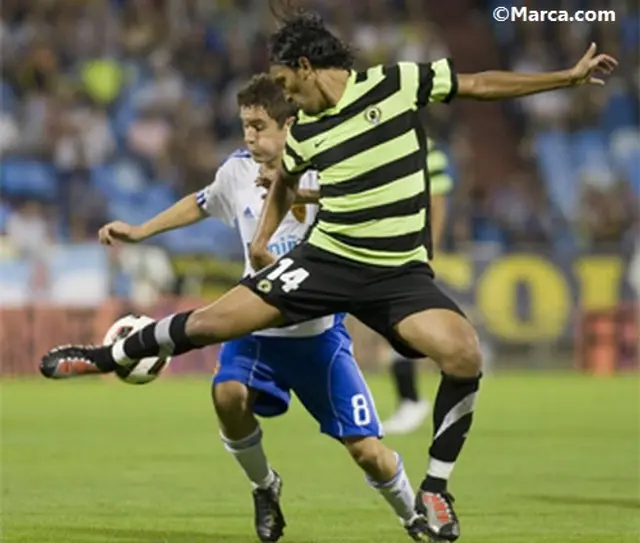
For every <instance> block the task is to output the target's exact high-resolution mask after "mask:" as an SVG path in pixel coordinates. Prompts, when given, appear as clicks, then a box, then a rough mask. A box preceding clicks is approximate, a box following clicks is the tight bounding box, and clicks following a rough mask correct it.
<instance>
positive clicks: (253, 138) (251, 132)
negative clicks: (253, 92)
mask: <svg viewBox="0 0 640 543" xmlns="http://www.w3.org/2000/svg"><path fill="white" fill-rule="evenodd" d="M240 119H241V120H242V130H243V133H244V142H245V143H246V145H247V149H248V150H249V152H250V153H251V156H252V157H253V159H254V160H255V161H256V162H259V163H261V164H262V163H265V162H271V161H272V160H274V159H276V158H278V157H279V156H280V155H281V154H282V149H283V148H284V142H285V140H286V139H287V129H288V123H285V125H284V126H279V125H278V122H277V121H276V120H274V119H272V118H271V117H269V115H268V113H267V112H266V111H265V109H264V108H263V107H262V106H248V107H241V108H240Z"/></svg>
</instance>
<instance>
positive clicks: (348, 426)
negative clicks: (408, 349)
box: [196, 151, 382, 439]
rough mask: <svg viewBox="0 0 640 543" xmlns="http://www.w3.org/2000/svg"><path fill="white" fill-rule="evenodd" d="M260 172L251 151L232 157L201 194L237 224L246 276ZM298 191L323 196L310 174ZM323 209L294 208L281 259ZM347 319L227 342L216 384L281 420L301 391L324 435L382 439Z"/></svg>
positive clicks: (278, 242) (283, 232) (273, 245)
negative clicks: (244, 389) (244, 390)
mask: <svg viewBox="0 0 640 543" xmlns="http://www.w3.org/2000/svg"><path fill="white" fill-rule="evenodd" d="M259 169H260V165H259V164H258V163H257V162H255V161H254V160H253V159H252V158H251V155H250V154H249V153H248V152H246V151H238V152H236V153H233V154H232V155H231V156H230V157H229V158H228V159H227V160H226V162H224V164H223V165H222V166H221V167H220V169H219V170H218V172H217V174H216V177H215V180H214V181H213V183H211V185H209V186H208V187H206V188H205V189H203V190H202V191H200V192H198V194H197V195H196V198H197V202H198V204H199V205H200V207H201V208H202V209H203V210H204V211H206V212H207V213H208V214H209V215H211V216H213V217H216V218H218V219H220V220H222V221H224V222H225V223H227V224H228V225H230V226H233V224H234V223H236V222H237V224H238V228H239V230H240V236H241V238H242V242H243V245H244V252H245V275H247V274H253V273H255V271H254V270H253V269H252V267H251V264H250V261H249V244H250V243H251V240H252V239H253V237H254V235H255V233H256V230H257V228H258V221H259V218H260V214H261V212H262V206H263V204H264V199H263V197H264V194H265V189H263V188H260V187H257V186H256V185H255V181H256V179H257V177H258V173H259ZM300 187H301V188H304V189H317V188H318V182H317V174H316V173H315V172H307V173H305V174H304V175H303V176H302V178H301V180H300ZM316 213H317V206H314V205H306V206H295V207H294V208H292V210H291V211H289V213H287V215H286V217H285V218H284V220H283V221H282V223H281V224H280V226H279V227H278V229H277V230H276V232H275V234H274V235H273V237H272V238H271V240H270V241H269V251H270V252H271V253H273V254H274V255H275V256H277V257H280V256H282V255H284V254H286V253H288V252H289V251H290V250H291V249H293V247H295V246H296V245H297V244H298V243H300V242H301V241H302V240H303V239H304V237H305V235H306V233H307V230H308V229H309V227H310V226H311V224H312V223H313V222H314V219H315V216H316ZM344 317H345V315H333V316H328V317H322V318H320V319H314V320H310V321H307V322H303V323H301V324H297V325H294V326H289V327H283V328H273V329H269V330H262V331H259V332H255V333H254V334H252V335H250V336H247V337H244V338H240V339H237V340H234V341H230V342H227V343H225V344H224V345H223V346H222V349H221V352H220V360H219V365H218V370H217V373H216V375H215V376H214V384H215V383H221V382H224V381H239V382H241V383H243V384H245V385H247V386H248V387H250V388H252V389H254V390H256V391H257V392H258V397H257V399H256V401H255V404H254V406H253V409H254V412H255V413H256V414H257V415H260V416H264V417H270V416H277V415H280V414H283V413H284V412H285V411H286V410H287V409H288V406H289V402H290V399H291V391H293V392H295V394H296V396H298V398H299V399H300V401H301V402H302V404H303V405H304V406H305V408H306V409H307V411H309V413H310V414H311V415H312V416H313V417H314V418H315V419H316V420H317V421H318V423H319V425H320V430H321V431H322V432H323V433H326V434H328V435H331V436H333V437H336V438H338V439H340V438H344V437H355V436H381V435H382V428H381V425H380V421H379V418H378V414H377V412H376V408H375V404H374V401H373V397H372V396H371V393H370V391H369V388H368V387H367V384H366V382H365V380H364V377H363V376H362V373H361V372H360V368H359V367H358V365H357V363H356V361H355V359H354V357H353V346H352V342H351V338H350V336H349V334H348V333H347V330H346V328H345V326H344V323H343V321H344Z"/></svg>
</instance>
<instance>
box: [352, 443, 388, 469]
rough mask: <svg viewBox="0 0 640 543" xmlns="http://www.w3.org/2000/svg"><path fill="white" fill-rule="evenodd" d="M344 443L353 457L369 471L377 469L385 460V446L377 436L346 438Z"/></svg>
mask: <svg viewBox="0 0 640 543" xmlns="http://www.w3.org/2000/svg"><path fill="white" fill-rule="evenodd" d="M344 444H345V447H346V448H347V450H348V451H349V454H350V455H351V458H353V460H354V461H355V462H356V464H358V465H359V466H360V467H361V468H362V469H363V470H364V471H366V472H367V473H370V472H371V471H375V470H377V469H378V468H379V466H380V464H381V463H382V462H383V457H384V446H383V445H382V443H381V442H380V440H379V439H377V438H374V437H358V438H346V439H345V440H344Z"/></svg>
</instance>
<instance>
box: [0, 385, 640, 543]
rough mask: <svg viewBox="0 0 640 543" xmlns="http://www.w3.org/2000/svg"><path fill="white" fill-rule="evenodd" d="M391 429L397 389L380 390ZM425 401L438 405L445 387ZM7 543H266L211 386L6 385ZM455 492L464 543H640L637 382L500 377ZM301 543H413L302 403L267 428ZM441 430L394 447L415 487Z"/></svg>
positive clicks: (393, 441) (485, 400)
mask: <svg viewBox="0 0 640 543" xmlns="http://www.w3.org/2000/svg"><path fill="white" fill-rule="evenodd" d="M370 381H371V385H372V388H373V390H374V394H375V395H376V398H377V402H378V408H379V410H380V412H381V414H382V415H386V414H388V413H389V411H390V410H391V408H392V407H393V405H392V403H393V399H392V397H391V394H390V391H389V389H390V386H389V383H387V382H386V381H385V380H383V379H382V378H380V377H372V378H371V379H370ZM424 385H425V386H424V389H425V391H428V392H430V393H433V390H434V387H435V379H433V378H431V379H429V378H427V379H426V380H425V383H424ZM2 407H3V413H2V417H3V429H2V430H3V431H2V455H3V457H2V467H3V473H2V476H3V479H2V487H3V500H2V509H3V510H2V519H3V537H2V538H1V540H2V541H3V542H6V543H9V542H27V541H28V542H34V543H49V542H56V543H58V542H59V543H106V542H109V543H123V542H132V543H133V542H139V543H161V542H162V543H205V542H206V543H240V542H243V543H244V542H251V541H254V536H253V531H252V530H253V529H252V508H251V499H250V495H249V486H248V484H247V482H246V481H245V480H244V479H243V477H242V476H241V474H240V472H239V470H238V469H237V468H236V466H235V465H234V463H233V461H232V459H231V458H230V457H229V455H228V454H227V453H225V451H224V450H223V448H222V446H221V444H220V443H219V441H218V437H217V427H216V423H215V420H214V417H213V415H212V410H211V407H210V405H209V395H208V381H207V378H202V380H199V381H198V380H195V379H194V380H184V381H183V380H171V379H166V380H161V381H159V382H158V383H155V384H153V385H151V386H146V387H133V386H126V385H124V384H120V383H118V382H111V380H104V381H91V380H86V381H81V380H78V381H75V382H66V383H53V382H45V381H40V380H34V381H5V382H3V383H2ZM478 407H479V410H478V413H477V416H476V424H475V426H474V429H473V432H472V434H471V436H470V438H469V440H468V443H467V447H466V449H465V451H464V453H463V456H462V458H461V460H460V462H459V465H458V466H457V469H456V472H455V475H454V478H453V480H452V485H451V486H452V490H453V491H454V493H455V495H456V496H457V500H458V501H457V506H458V511H459V514H460V516H461V520H462V527H463V537H462V539H461V541H462V542H463V543H472V542H474V543H489V542H491V543H497V542H505V543H538V542H540V543H542V542H545V543H546V542H554V543H555V542H557V543H573V542H575V543H601V542H602V541H605V540H606V541H615V542H616V543H632V542H633V543H637V541H638V538H639V537H640V521H639V520H638V519H639V518H640V504H639V480H638V476H639V458H640V456H639V452H640V451H639V448H640V445H639V434H638V432H639V422H640V421H639V415H638V407H639V404H638V381H637V380H635V379H634V378H632V377H626V378H612V379H595V378H587V377H577V376H568V375H549V374H547V375H544V376H541V375H528V374H523V375H514V376H504V377H499V378H487V379H485V382H484V388H483V390H482V394H481V398H480V403H479V406H478ZM264 429H265V435H266V447H267V451H268V453H269V456H270V458H271V460H272V462H273V465H274V466H275V467H276V468H277V469H278V470H279V471H280V473H281V475H282V476H283V478H284V481H285V490H284V498H283V505H284V509H285V513H286V515H287V518H288V522H289V526H288V528H287V530H286V535H285V538H284V539H283V543H284V542H290V543H312V542H313V543H349V542H363V543H364V542H372V541H379V542H384V543H395V542H398V543H401V542H405V541H408V539H407V538H406V536H405V535H404V533H403V532H402V530H401V529H400V528H399V526H398V524H397V521H396V519H395V518H394V517H393V515H392V514H391V513H390V512H389V511H388V510H387V509H386V505H385V504H384V502H383V501H382V499H381V498H379V497H378V496H377V495H376V493H375V492H374V491H373V490H372V489H370V488H368V487H367V486H366V485H365V484H364V481H363V476H362V474H361V473H360V472H359V471H358V469H357V468H356V467H355V466H354V465H352V464H351V460H350V459H349V458H348V457H347V454H346V453H345V452H344V451H343V450H342V448H341V447H340V446H339V445H338V444H337V443H336V442H334V441H333V440H331V439H329V438H327V437H325V436H321V435H319V433H318V432H317V430H316V426H315V423H314V422H313V421H312V420H311V419H310V418H309V417H308V416H307V415H306V414H305V413H304V412H303V410H302V409H301V408H300V406H299V404H297V403H296V404H295V405H294V406H293V408H292V410H291V411H290V413H289V414H288V416H286V417H283V418H281V419H279V420H270V421H266V422H265V423H264ZM429 432H430V430H429V429H427V428H425V429H424V430H422V431H420V432H418V433H416V434H414V435H411V436H407V437H390V438H388V439H387V440H386V442H387V443H388V444H389V445H390V446H392V447H394V448H397V449H398V450H399V451H401V452H402V454H403V455H404V458H405V464H406V465H407V467H408V470H409V473H410V476H411V477H412V480H413V482H414V484H417V483H418V482H419V481H420V479H421V476H422V474H423V469H424V468H425V466H426V453H427V446H428V442H429Z"/></svg>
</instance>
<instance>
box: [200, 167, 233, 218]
mask: <svg viewBox="0 0 640 543" xmlns="http://www.w3.org/2000/svg"><path fill="white" fill-rule="evenodd" d="M232 180H233V167H232V161H230V160H227V162H225V163H224V164H223V165H222V166H220V168H219V169H218V171H217V172H216V177H215V179H214V180H213V183H211V184H210V185H208V186H206V187H205V188H204V189H202V190H201V191H199V192H197V193H196V202H197V203H198V205H199V206H200V208H201V209H202V210H203V211H205V213H207V214H209V215H211V216H212V217H215V218H216V219H220V220H221V221H222V222H224V223H226V224H227V225H229V226H233V225H234V221H235V215H234V213H233V195H232V193H231V191H232V187H233V183H232Z"/></svg>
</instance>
